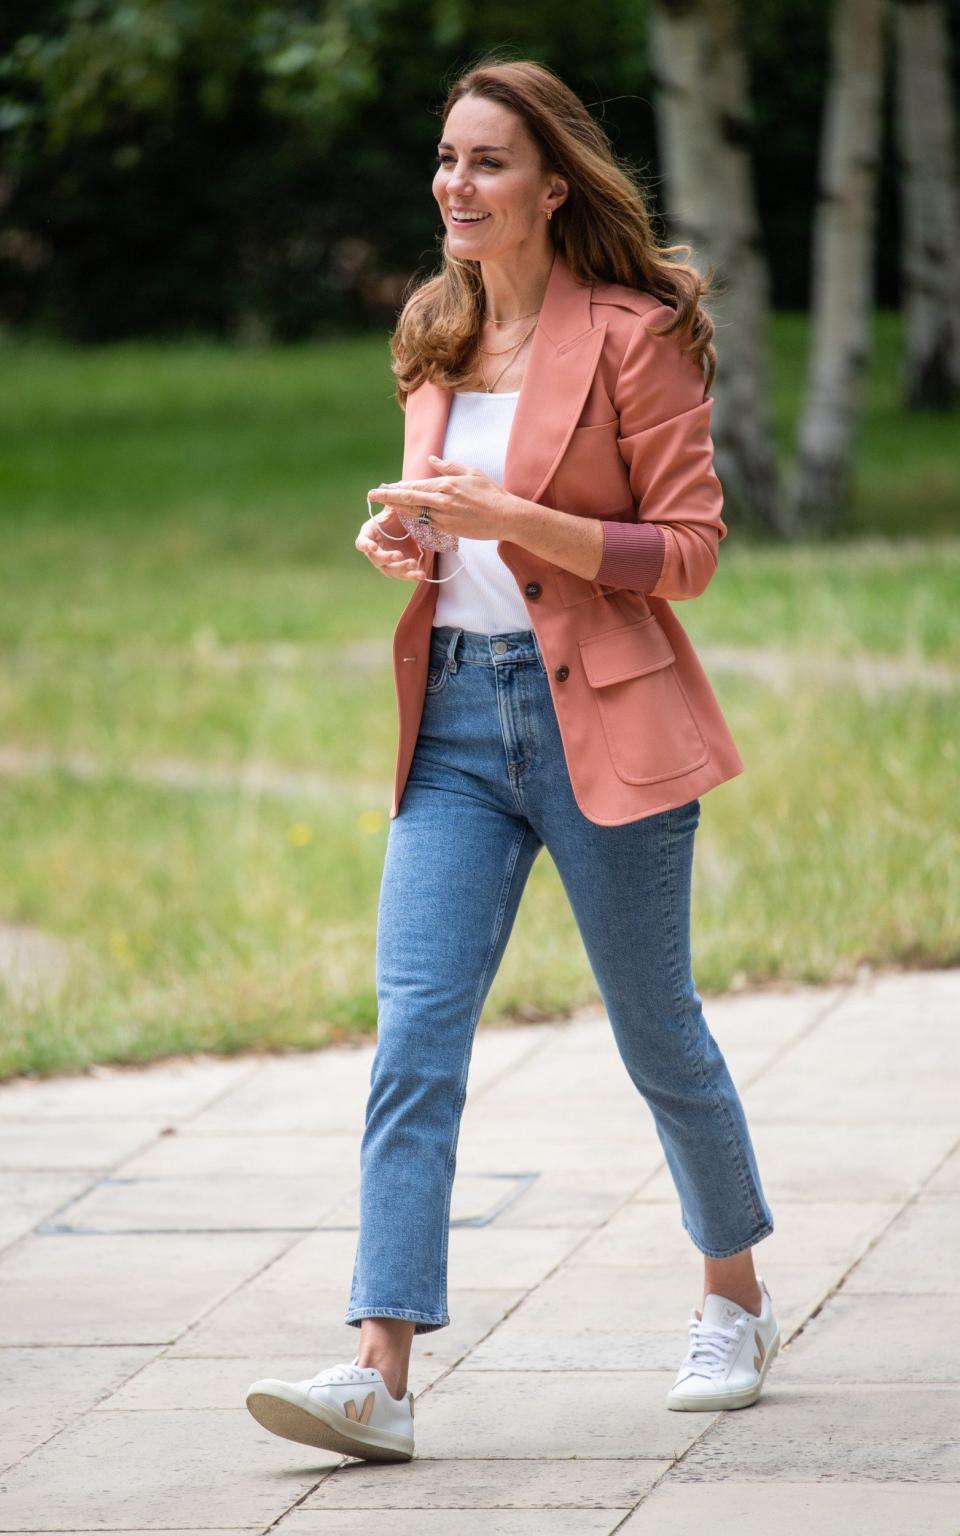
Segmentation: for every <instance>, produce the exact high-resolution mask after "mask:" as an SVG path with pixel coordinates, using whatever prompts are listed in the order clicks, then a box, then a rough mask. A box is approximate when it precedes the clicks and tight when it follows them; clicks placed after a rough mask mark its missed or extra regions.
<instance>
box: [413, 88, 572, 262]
mask: <svg viewBox="0 0 960 1536" xmlns="http://www.w3.org/2000/svg"><path fill="white" fill-rule="evenodd" d="M437 155H438V165H437V173H436V175H435V176H434V178H433V195H434V197H435V198H436V200H437V202H438V204H439V206H440V212H441V214H442V216H443V221H444V224H445V225H446V228H447V239H448V241H449V248H450V251H451V253H452V254H453V255H455V256H460V257H463V258H464V259H465V260H468V261H493V260H495V261H503V260H504V259H505V258H507V257H509V256H510V255H511V254H512V253H516V252H517V251H518V249H519V248H520V247H523V246H525V245H530V243H531V242H536V243H538V244H539V242H541V241H544V242H545V241H546V230H547V209H548V208H553V209H557V208H559V206H560V204H561V203H562V202H563V200H564V198H565V197H566V195H567V183H566V182H565V181H564V180H563V178H562V177H560V176H553V175H549V174H545V173H544V171H543V170H542V169H541V165H540V157H539V155H538V153H537V147H536V145H535V143H534V141H533V139H532V138H531V137H530V135H529V133H528V132H527V130H526V127H525V126H524V124H523V122H522V121H521V119H520V118H519V117H518V116H517V115H516V113H514V112H511V111H510V109H509V108H508V107H504V106H502V105H501V104H500V103H499V102H496V101H487V100H486V99H485V98H484V97H482V96H461V98H460V100H459V101H457V102H455V103H454V105H453V107H452V108H451V110H450V113H449V115H448V117H447V120H446V123H445V124H444V127H443V131H442V133H441V136H440V143H439V145H438V147H437ZM461 211H462V212H463V214H465V215H469V214H480V215H482V217H480V218H469V217H464V218H462V219H458V217H457V215H458V212H461Z"/></svg>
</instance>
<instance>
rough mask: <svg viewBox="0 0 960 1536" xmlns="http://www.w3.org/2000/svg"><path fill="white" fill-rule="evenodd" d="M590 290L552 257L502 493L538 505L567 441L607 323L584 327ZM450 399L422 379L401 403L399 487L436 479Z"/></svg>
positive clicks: (557, 257)
mask: <svg viewBox="0 0 960 1536" xmlns="http://www.w3.org/2000/svg"><path fill="white" fill-rule="evenodd" d="M590 294H591V285H589V284H582V283H578V282H575V280H574V278H573V274H572V273H571V271H570V268H569V265H568V264H567V262H566V260H565V258H564V256H563V254H562V252H561V251H560V250H557V251H556V252H555V253H554V259H553V266H552V267H551V269H550V277H549V279H548V281H547V287H546V291H545V293H544V297H543V305H542V308H541V310H540V315H539V318H538V320H537V325H536V329H535V330H534V333H533V341H532V343H531V346H530V351H529V353H528V354H527V361H526V366H525V368H524V373H523V378H522V380H521V384H520V393H519V395H518V397H517V405H516V409H515V411H514V414H513V422H512V425H511V428H510V436H509V439H508V441H507V453H506V459H505V462H504V474H503V486H504V490H507V491H510V492H512V494H513V495H514V496H521V497H523V499H524V500H526V501H538V500H539V499H540V497H541V496H542V495H543V492H544V491H545V489H546V487H547V485H548V484H549V482H550V480H551V478H552V476H553V474H554V472H555V470H556V467H557V465H558V463H559V461H560V459H561V458H562V457H563V454H564V451H565V449H566V447H567V444H568V443H569V441H570V438H571V436H572V434H573V429H574V427H575V426H576V424H577V421H578V419H579V416H580V412H581V411H582V409H583V405H584V401H585V400H586V398H587V394H588V393H589V390H590V385H591V383H592V380H593V376H594V374H595V372H596V370H597V364H598V363H599V361H600V352H601V348H602V346H603V338H604V333H605V331H606V328H607V322H606V321H605V320H602V321H600V322H598V324H596V325H591V324H590ZM452 400H453V392H452V391H451V390H449V389H447V388H445V387H444V386H442V385H439V384H434V383H433V382H431V381H429V380H427V381H425V382H424V383H423V384H421V385H420V386H419V388H417V389H416V390H414V392H413V394H411V395H410V396H409V397H408V399H407V408H406V412H405V425H404V448H403V473H402V476H401V478H402V479H404V480H425V479H428V478H430V477H431V476H432V475H434V474H435V473H436V471H435V470H434V469H433V467H432V465H431V464H430V462H429V455H430V454H431V453H435V454H437V455H442V453H443V440H444V437H445V435H446V430H447V421H448V419H449V415H450V405H451V402H452Z"/></svg>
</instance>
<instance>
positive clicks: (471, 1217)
mask: <svg viewBox="0 0 960 1536" xmlns="http://www.w3.org/2000/svg"><path fill="white" fill-rule="evenodd" d="M704 1007H705V1012H706V1016H707V1019H708V1022H709V1023H710V1026H711V1028H712V1030H713V1032H714V1034H715V1035H716V1037H717V1039H718V1040H719V1042H720V1044H721V1046H722V1048H723V1050H724V1052H725V1054H726V1057H727V1060H728V1062H729V1064H730V1067H731V1070H732V1072H733V1075H734V1077H735V1079H736V1081H737V1084H738V1086H739V1087H740V1090H741V1093H742V1094H743V1098H744V1102H745V1105H746V1108H747V1113H748V1117H749V1120H750V1125H751V1129H752V1132H753V1137H754V1143H755V1145H756V1148H757V1155H758V1158H759V1162H760V1167H761V1171H762V1174H763V1178H764V1186H765V1190H766V1193H767V1196H768V1198H769V1200H770V1203H771V1206H772V1208H773V1212H774V1217H775V1221H776V1231H775V1232H774V1233H773V1235H772V1236H771V1237H769V1238H767V1239H766V1240H765V1241H764V1242H763V1243H761V1244H759V1245H758V1247H757V1249H756V1259H757V1267H758V1269H759V1271H760V1273H761V1274H763V1276H764V1277H765V1279H766V1280H767V1283H768V1285H769V1287H770V1290H771V1292H772V1295H773V1299H774V1303H775V1305H776V1307H777V1310H778V1313H779V1317H780V1323H781V1330H782V1337H783V1344H782V1347H781V1352H780V1355H779V1357H778V1359H777V1360H776V1361H775V1362H774V1365H773V1367H772V1369H771V1372H770V1375H769V1377H768V1379H767V1385H766V1388H765V1390H764V1393H763V1395H762V1397H761V1398H760V1401H759V1402H758V1403H756V1404H755V1405H754V1406H753V1407H751V1408H747V1409H741V1410H735V1411H728V1412H726V1413H714V1414H683V1413H671V1412H670V1411H669V1410H668V1409H666V1408H665V1406H664V1403H663V1395H664V1392H665V1391H666V1388H667V1386H668V1385H669V1383H670V1382H671V1381H672V1379H673V1375H674V1373H675V1371H676V1368H677V1366H678V1364H679V1361H680V1359H681V1358H682V1354H683V1351H684V1349H685V1347H686V1320H687V1314H688V1311H689V1308H690V1307H691V1306H696V1305H698V1304H699V1300H700V1276H701V1268H700V1261H699V1256H698V1255H697V1252H696V1250H695V1249H694V1248H693V1246H692V1244H691V1243H690V1240H689V1239H688V1237H687V1235H686V1233H685V1232H684V1231H683V1229H682V1227H681V1225H680V1216H679V1207H678V1204H677V1200H676V1195H675V1192H674V1189H673V1185H672V1182H671V1181H670V1178H669V1174H668V1171H667V1169H666V1166H665V1164H664V1161H663V1158H662V1155H661V1150H660V1147H659V1143H658V1142H657V1139H656V1135H655V1132H654V1129H653V1121H652V1118H651V1116H650V1114H649V1111H648V1110H647V1108H646V1105H645V1104H644V1103H643V1101H642V1100H641V1099H640V1098H639V1096H638V1095H637V1094H636V1092H635V1090H634V1089H633V1087H632V1085H631V1084H630V1082H629V1079H628V1078H627V1076H626V1073H625V1071H624V1070H623V1068H622V1066H621V1064H620V1061H619V1057H618V1056H617V1054H616V1049H615V1046H614V1044H613V1039H612V1035H611V1033H610V1030H609V1026H608V1024H607V1022H606V1019H605V1018H604V1016H603V1014H602V1012H601V1011H599V1010H596V1009H593V1010H588V1011H586V1012H583V1013H581V1014H579V1015H578V1016H577V1017H576V1018H575V1019H573V1020H571V1021H569V1022H564V1023H558V1024H549V1025H531V1026H527V1027H518V1028H509V1029H503V1030H498V1029H497V1030H495V1029H491V1028H488V1027H482V1028H481V1030H480V1031H479V1033H478V1036H477V1042H476V1048H475V1052H474V1057H473V1064H472V1070H471V1078H470V1091H469V1097H468V1100H467V1104H466V1109H465V1113H464V1119H463V1129H462V1135H461V1142H460V1153H459V1161H458V1171H457V1178H456V1182H455V1186H454V1204H453V1226H452V1230H451V1234H450V1254H449V1281H450V1288H449V1299H450V1308H451V1314H452V1317H453V1322H452V1324H451V1326H450V1327H448V1328H445V1329H440V1330H438V1331H437V1332H435V1333H432V1334H425V1335H419V1336H418V1338H417V1340H416V1341H415V1344H414V1355H413V1366H412V1373H411V1378H410V1385H411V1387H412V1388H413V1391H414V1393H415V1394H416V1427H417V1454H416V1457H415V1458H414V1460H413V1461H411V1462H409V1463H405V1464H401V1465H399V1466H391V1465H372V1464H368V1463H364V1462H359V1461H356V1460H350V1459H348V1458H338V1457H337V1456H334V1455H332V1454H328V1453H326V1452H322V1451H312V1450H310V1449H309V1448H308V1447H306V1446H298V1445H295V1444H293V1443H292V1442H287V1441H283V1440H279V1439H277V1438H276V1437H274V1436H272V1435H270V1434H268V1433H267V1432H266V1431H265V1430H262V1429H261V1428H260V1427H259V1426H258V1425H257V1424H256V1423H255V1422H254V1420H253V1419H252V1418H251V1417H250V1416H249V1415H248V1413H247V1412H246V1409H245V1407H244V1405H243V1395H244V1390H245V1388H246V1386H247V1384H248V1383H249V1382H250V1381H251V1380H253V1379H254V1378H255V1377H257V1376H262V1375H268V1374H269V1375H280V1376H304V1375H307V1374H310V1373H312V1372H313V1371H314V1370H318V1369H319V1368H320V1367H321V1366H322V1365H325V1364H330V1363H333V1362H335V1361H338V1360H343V1359H350V1358H351V1357H352V1356H353V1354H354V1353H355V1352H356V1346H357V1343H358V1339H359V1335H358V1333H357V1331H356V1330H355V1329H352V1328H347V1327H346V1326H345V1325H344V1324H343V1322H342V1316H343V1312H344V1310H345V1303H346V1298H347V1294H348V1288H349V1280H350V1273H351V1267H352V1261H353V1252H354V1244H355V1241H356V1224H357V1198H356V1195H357V1171H358V1170H357V1159H358V1150H359V1134H360V1128H361V1127H362V1120H363V1106H364V1102H365V1098H366V1090H367V1083H368V1074H369V1069H370V1060H371V1053H372V1042H365V1043H364V1044H363V1045H362V1046H360V1047H358V1048H353V1049H350V1048H334V1049H331V1050H327V1051H319V1052H316V1053H312V1054H309V1055H289V1056H277V1057H252V1056H245V1057H242V1058H238V1059H235V1060H231V1061H217V1060H210V1059H206V1060H199V1061H184V1062H176V1063H171V1064H165V1065H161V1066H158V1067H154V1068H149V1069H146V1070H137V1069H131V1070H127V1069H122V1070H110V1069H104V1070H101V1071H97V1072H94V1073H91V1074H88V1075H85V1076H83V1077H80V1078H76V1079H56V1080H48V1081H37V1082H25V1081H18V1082H15V1083H11V1084H8V1085H6V1086H4V1087H0V1168H2V1169H3V1170H4V1171H3V1172H2V1173H0V1530H2V1531H4V1532H28V1531H30V1532H33V1531H59V1532H65V1531H73V1532H79V1531H106V1530H109V1531H113V1532H147V1531H160V1530H164V1531H166V1532H168V1533H187V1532H193V1533H199V1532H208V1531H210V1532H212V1531H218V1532H220V1533H222V1536H230V1533H233V1532H249V1533H251V1536H252V1533H260V1532H266V1531H267V1530H270V1531H271V1532H272V1531H274V1530H276V1531H278V1532H283V1533H290V1536H361V1533H363V1536H369V1533H370V1532H371V1531H373V1530H377V1531H380V1530H384V1531H389V1532H390V1533H391V1536H412V1533H414V1532H416V1533H417V1536H425V1533H426V1536H429V1533H434V1532H435V1533H437V1536H481V1533H482V1536H520V1533H523V1536H606V1533H609V1532H613V1531H616V1532H621V1531H622V1532H626V1533H630V1536H634V1533H636V1536H646V1533H650V1536H653V1533H657V1536H665V1533H669V1536H694V1533H696V1536H703V1532H705V1531H709V1532H712V1533H720V1536H727V1533H729V1536H757V1533H761V1532H762V1533H763V1536H769V1533H770V1532H771V1531H773V1532H775V1533H776V1536H810V1533H811V1532H816V1533H817V1536H861V1533H867V1532H869V1533H870V1536H894V1533H895V1536H916V1532H918V1531H921V1530H922V1531H923V1532H924V1533H925V1536H957V1533H958V1532H960V1344H958V1337H960V1335H958V1329H957V1317H958V1306H960V1220H958V1216H960V1030H958V1024H960V970H953V971H940V972H927V973H912V974H893V975H883V976H880V975H878V976H873V977H869V976H868V977H867V978H865V979H864V980H863V981H861V982H859V983H857V984H854V985H850V986H840V987H829V988H796V989H789V990H765V991H762V992H754V993H740V994H736V995H731V996H728V997H723V998H716V999H712V998H709V997H708V998H706V999H705V1000H704Z"/></svg>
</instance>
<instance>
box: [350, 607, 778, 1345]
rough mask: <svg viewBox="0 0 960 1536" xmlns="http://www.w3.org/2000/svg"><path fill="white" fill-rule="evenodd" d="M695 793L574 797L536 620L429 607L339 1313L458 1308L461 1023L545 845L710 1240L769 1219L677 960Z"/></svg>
mask: <svg viewBox="0 0 960 1536" xmlns="http://www.w3.org/2000/svg"><path fill="white" fill-rule="evenodd" d="M699 820H700V802H699V800H690V801H688V802H687V803H686V804H685V805H680V806H677V807H675V808H673V809H671V810H667V811H662V812H659V813H656V814H654V815H652V816H645V817H643V818H641V819H640V820H638V821H632V822H627V823H625V824H624V825H621V826H615V827H603V826H598V825H597V824H596V823H595V822H592V821H590V820H589V819H588V818H587V817H586V816H584V815H583V813H582V811H581V810H580V808H579V806H578V805H577V803H576V800H575V799H574V795H573V791H572V789H571V786H570V779H569V774H568V772H567V767H566V761H565V758H564V754H563V745H562V742H561V738H560V732H559V728H558V725H557V720H556V714H555V711H554V707H553V699H552V697H551V694H550V685H549V681H548V678H547V673H546V668H545V666H544V662H543V658H542V656H541V654H540V648H539V646H538V644H537V640H536V635H535V634H534V632H533V631H532V630H517V631H511V632H508V633H506V634H500V635H486V634H479V633H474V632H471V631H468V630H462V629H457V628H454V627H452V626H450V625H439V626H435V627H434V629H433V632H432V639H431V653H430V668H429V672H428V676H427V685H426V693H425V697H424V706H423V716H422V719H421V723H420V730H419V735H418V738H417V744H416V749H415V753H414V757H413V761H412V763H411V766H410V773H409V777H408V779H407V782H406V784H405V786H404V792H403V796H402V799H401V803H400V806H399V809H398V813H397V815H396V816H395V817H394V818H393V819H392V820H391V821H390V824H389V830H388V835H387V848H386V855H385V860H384V868H383V878H382V884H381V889H380V904H379V912H378V918H377V941H376V979H377V999H378V1033H377V1046H376V1050H375V1052H374V1055H373V1060H372V1064H371V1071H370V1093H369V1097H368V1100H367V1108H366V1119H365V1126H364V1133H363V1140H362V1144H361V1150H360V1171H361V1183H360V1231H359V1234H358V1242H357V1249H356V1259H355V1264H354V1270H353V1280H352V1286H351V1292H350V1303H349V1307H348V1309H347V1313H346V1317H345V1319H344V1321H345V1322H347V1323H351V1324H353V1325H354V1326H356V1327H357V1328H359V1326H360V1319H361V1318H364V1317H399V1318H408V1319H411V1320H413V1321H414V1322H415V1324H416V1327H415V1330H414V1331H415V1332H416V1333H430V1332H432V1331H433V1330H434V1329H435V1328H443V1327H445V1326H446V1325H447V1324H448V1323H449V1322H450V1315H449V1313H448V1311H447V1239H448V1232H449V1220H450V1199H451V1192H452V1187H453V1177H454V1172H455V1168H456V1148H457V1140H458V1137H459V1130H460V1117H461V1112H462V1110H463V1104H464V1100H465V1098H466V1087H467V1072H468V1068H469V1064H470V1055H471V1050H472V1046H473V1038H474V1033H475V1029H476V1025H477V1021H478V1019H479V1017H480V1012H481V1010H482V1008H483V1004H484V1000H485V998H486V996H487V993H488V992H489V990H490V986H491V984H492V982H493V979H494V976H495V975H496V972H497V968H498V966H499V964H500V960H501V958H502V956H503V952H504V949H505V948H506V944H507V940H508V938H509V936H510V932H511V929H512V927H513V922H514V918H515V917H516V913H517V908H518V906H519V903H520V897H521V895H522V893H523V889H524V886H525V884H526V880H527V876H528V875H529V873H530V869H531V866H532V864H533V861H534V859H535V858H536V856H537V854H538V853H539V852H540V850H541V848H543V847H544V846H546V848H547V850H548V852H549V854H550V856H551V858H552V859H553V861H554V864H555V866H556V868H557V872H558V874H559V876H560V879H561V881H562V882H563V886H564V889H565V891H566V894H567V896H568V898H569V900H570V904H571V907H572V909H573V914H574V918H575V920H576V923H577V926H578V928H579V930H580V933H581V935H582V938H583V943H584V947H585V949H586V952H587V957H588V959H589V962H590V966H591V969H592V971H593V974H594V977H595V980H596V983H597V987H598V989H599V992H600V995H601V998H602V1001H603V1004H604V1007H605V1009H606V1012H607V1015H608V1017H609V1020H610V1024H611V1026H612V1029H613V1034H614V1039H615V1041H616V1044H617V1048H618V1050H619V1052H620V1056H621V1058H622V1060H623V1063H624V1065H625V1067H626V1069H627V1072H628V1073H629V1075H630V1077H631V1079H632V1081H633V1082H634V1084H635V1085H636V1087H637V1089H638V1090H639V1092H640V1093H641V1094H642V1095H643V1098H644V1099H645V1100H646V1103H647V1105H648V1107H649V1108H650V1110H651V1112H652V1114H653V1118H654V1122H655V1125H656V1131H657V1135H658V1137H659V1139H660V1143H661V1145H662V1147H663V1151H664V1155H665V1158H666V1161H667V1165H668V1167H669V1169H670V1173H671V1175H672V1178H673V1181H674V1184H675V1185H676V1188H677V1192H678V1195H679V1198H680V1207H681V1217H682V1224H683V1226H684V1228H685V1229H686V1231H687V1232H688V1233H689V1235H690V1238H691V1240H692V1241H693V1243H694V1244H695V1245H696V1247H697V1248H699V1249H700V1250H701V1252H703V1253H705V1254H709V1255H711V1256H713V1257H715V1258H726V1257H728V1256H729V1255H730V1254H734V1253H738V1252H740V1250H741V1249H744V1248H749V1247H751V1246H752V1245H753V1244H754V1243H757V1242H759V1241H760V1239H761V1238H763V1237H766V1236H768V1235H769V1234H770V1233H771V1232H772V1231H773V1217H772V1215H771V1212H770V1208H769V1206H768V1205H767V1202H766V1199H765V1197H764V1194H763V1190H762V1187H761V1183H760V1175H759V1173H758V1171H757V1164H756V1159H755V1156H754V1151H753V1146H752V1144H751V1140H750V1133H749V1131H748V1129H747V1123H746V1119H745V1116H744V1112H743V1106H742V1104H741V1102H740V1098H739V1095H738V1093H737V1090H736V1087H735V1085H734V1083H733V1080H732V1079H731V1077H730V1073H729V1071H728V1069H727V1065H726V1062H725V1061H724V1058H723V1055H722V1054H721V1051H720V1048H719V1046H718V1045H717V1042H716V1041H715V1040H714V1038H713V1036H712V1034H711V1033H710V1030H709V1029H708V1027H707V1024H706V1021H705V1020H704V1017H703V1013H702V1011H701V999H700V997H699V995H698V993H697V991H696V988H695V986H694V981H693V976H692V973H691V959H690V880H691V870H692V864H693V839H694V833H695V832H696V829H697V825H698V823H699Z"/></svg>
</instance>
